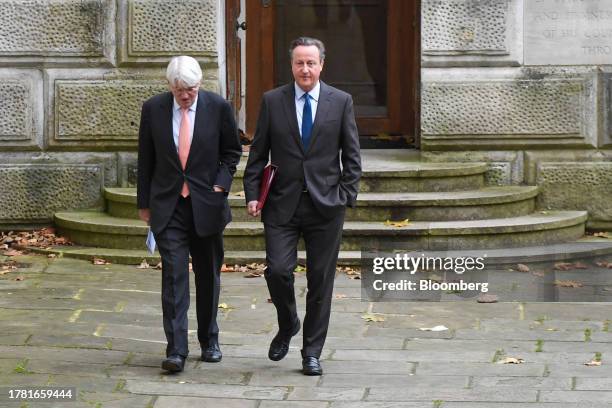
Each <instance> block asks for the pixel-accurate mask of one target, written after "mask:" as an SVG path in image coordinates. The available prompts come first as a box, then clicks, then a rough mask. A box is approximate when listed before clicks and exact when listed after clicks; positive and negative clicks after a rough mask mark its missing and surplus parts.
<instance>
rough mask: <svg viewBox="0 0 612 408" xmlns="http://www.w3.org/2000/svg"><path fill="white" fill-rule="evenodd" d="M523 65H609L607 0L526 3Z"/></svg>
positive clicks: (611, 11) (611, 31)
mask: <svg viewBox="0 0 612 408" xmlns="http://www.w3.org/2000/svg"><path fill="white" fill-rule="evenodd" d="M524 45H525V48H524V49H525V64H526V65H600V64H612V2H611V1H610V0H529V1H526V2H525V44H524Z"/></svg>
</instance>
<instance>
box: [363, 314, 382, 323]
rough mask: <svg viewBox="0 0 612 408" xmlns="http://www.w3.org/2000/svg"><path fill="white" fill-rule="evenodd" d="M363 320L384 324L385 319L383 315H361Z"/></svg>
mask: <svg viewBox="0 0 612 408" xmlns="http://www.w3.org/2000/svg"><path fill="white" fill-rule="evenodd" d="M361 318H362V319H363V320H365V321H366V322H384V321H385V318H384V316H382V315H379V314H375V313H365V314H363V315H361Z"/></svg>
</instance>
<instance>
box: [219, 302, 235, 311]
mask: <svg viewBox="0 0 612 408" xmlns="http://www.w3.org/2000/svg"><path fill="white" fill-rule="evenodd" d="M219 309H223V310H231V309H233V307H232V306H230V305H228V304H227V303H219Z"/></svg>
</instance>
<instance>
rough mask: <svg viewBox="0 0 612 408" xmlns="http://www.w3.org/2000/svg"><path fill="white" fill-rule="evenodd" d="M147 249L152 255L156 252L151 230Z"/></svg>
mask: <svg viewBox="0 0 612 408" xmlns="http://www.w3.org/2000/svg"><path fill="white" fill-rule="evenodd" d="M147 248H148V249H149V252H150V253H151V255H153V253H154V252H155V237H154V236H153V231H151V228H149V232H148V233H147Z"/></svg>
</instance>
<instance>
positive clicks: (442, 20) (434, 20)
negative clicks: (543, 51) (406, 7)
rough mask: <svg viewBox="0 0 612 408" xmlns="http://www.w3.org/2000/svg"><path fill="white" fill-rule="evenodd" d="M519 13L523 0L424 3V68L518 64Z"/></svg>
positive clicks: (422, 44)
mask: <svg viewBox="0 0 612 408" xmlns="http://www.w3.org/2000/svg"><path fill="white" fill-rule="evenodd" d="M522 10H523V1H522V0H425V1H424V2H423V5H422V10H421V16H422V18H421V19H422V25H421V26H422V37H421V48H422V57H423V65H424V66H466V65H473V66H487V65H520V63H521V62H522V24H521V19H522V14H523V13H522Z"/></svg>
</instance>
